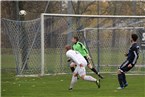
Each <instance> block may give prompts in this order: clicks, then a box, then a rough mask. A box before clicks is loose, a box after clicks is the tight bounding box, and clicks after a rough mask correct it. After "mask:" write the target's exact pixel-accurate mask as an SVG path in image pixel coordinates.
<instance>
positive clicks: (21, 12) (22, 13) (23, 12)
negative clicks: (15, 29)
mask: <svg viewBox="0 0 145 97" xmlns="http://www.w3.org/2000/svg"><path fill="white" fill-rule="evenodd" d="M26 14H27V12H26V11H25V10H20V12H19V15H26Z"/></svg>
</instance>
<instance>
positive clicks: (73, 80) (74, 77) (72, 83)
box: [69, 67, 78, 90]
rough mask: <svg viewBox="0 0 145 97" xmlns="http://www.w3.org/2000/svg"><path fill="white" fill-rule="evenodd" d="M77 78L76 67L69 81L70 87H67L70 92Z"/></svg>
mask: <svg viewBox="0 0 145 97" xmlns="http://www.w3.org/2000/svg"><path fill="white" fill-rule="evenodd" d="M77 76H78V68H77V67H76V68H75V70H74V72H73V76H72V79H71V83H70V87H69V90H72V89H73V87H74V85H75V83H76V82H77V79H78V78H77Z"/></svg>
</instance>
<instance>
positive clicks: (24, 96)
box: [1, 72, 145, 97]
mask: <svg viewBox="0 0 145 97" xmlns="http://www.w3.org/2000/svg"><path fill="white" fill-rule="evenodd" d="M93 76H94V77H95V75H93ZM104 76H105V79H103V80H101V88H100V89H98V88H97V87H96V85H95V83H91V82H87V81H82V80H81V79H79V81H78V82H77V84H76V85H75V87H74V90H73V91H68V87H69V83H70V80H71V75H55V76H54V75H53V76H45V77H36V78H34V77H32V78H26V77H25V78H20V77H16V76H15V74H14V73H10V72H9V73H8V72H2V82H1V87H2V90H1V94H2V97H145V76H144V75H128V76H127V80H128V82H129V86H128V87H127V88H125V89H123V90H116V88H117V87H118V82H117V77H116V75H112V74H104Z"/></svg>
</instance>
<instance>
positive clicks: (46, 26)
mask: <svg viewBox="0 0 145 97" xmlns="http://www.w3.org/2000/svg"><path fill="white" fill-rule="evenodd" d="M144 27H145V16H113V15H112V16H110V15H71V14H46V13H43V14H41V18H39V19H35V20H30V21H14V20H8V19H2V33H3V34H6V35H7V36H8V37H9V40H10V42H11V44H12V48H13V52H14V55H15V59H16V71H17V75H29V76H31V75H47V74H65V73H71V71H70V69H69V63H67V58H66V56H65V49H64V46H65V45H66V44H69V45H72V42H71V38H72V37H73V36H77V37H79V41H80V42H82V43H84V44H85V45H86V47H87V48H88V49H89V53H90V55H91V56H92V60H93V63H94V64H93V65H94V66H95V68H96V69H97V70H98V71H100V72H107V73H109V72H116V70H117V67H118V66H119V65H120V64H121V63H122V62H123V61H124V60H125V57H124V56H123V54H124V52H126V51H127V50H128V47H129V44H130V35H131V33H137V34H138V36H139V41H138V42H139V45H140V47H141V49H140V58H139V60H138V63H137V65H136V68H134V69H133V70H132V72H138V73H143V72H144V70H145V61H144V60H145V55H144V52H145V51H144V50H145V40H144V39H145V36H144V35H145V34H144V33H145V28H144ZM88 72H91V71H90V70H88Z"/></svg>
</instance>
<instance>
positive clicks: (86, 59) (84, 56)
mask: <svg viewBox="0 0 145 97" xmlns="http://www.w3.org/2000/svg"><path fill="white" fill-rule="evenodd" d="M84 58H85V59H86V61H87V65H89V64H90V62H89V60H88V58H87V57H86V56H84Z"/></svg>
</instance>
